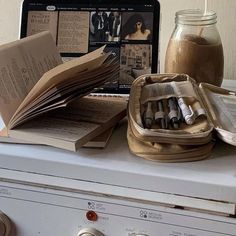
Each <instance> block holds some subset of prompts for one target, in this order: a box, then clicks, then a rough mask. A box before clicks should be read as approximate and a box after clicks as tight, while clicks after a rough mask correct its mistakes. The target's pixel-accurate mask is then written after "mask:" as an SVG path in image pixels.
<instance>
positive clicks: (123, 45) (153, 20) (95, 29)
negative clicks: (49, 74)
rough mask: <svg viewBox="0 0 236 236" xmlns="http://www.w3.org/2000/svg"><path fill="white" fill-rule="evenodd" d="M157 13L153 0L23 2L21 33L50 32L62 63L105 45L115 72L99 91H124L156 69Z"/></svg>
mask: <svg viewBox="0 0 236 236" xmlns="http://www.w3.org/2000/svg"><path fill="white" fill-rule="evenodd" d="M159 12H160V9H159V4H158V2H157V1H155V0H143V2H142V1H138V2H137V1H135V0H126V1H125V0H120V1H116V2H113V1H108V0H90V1H88V0H77V1H74V0H73V1H72V0H54V1H52V0H48V1H45V0H38V1H36V0H25V1H24V2H23V9H22V24H21V37H25V36H29V35H32V34H35V33H38V32H41V31H44V30H49V31H50V32H51V33H52V36H53V38H54V40H55V42H56V44H57V46H58V49H59V51H60V53H61V56H62V57H63V59H64V60H65V61H66V60H70V59H72V58H75V57H79V56H82V55H84V54H86V53H88V52H90V51H93V50H94V49H97V48H98V47H101V46H102V45H104V44H106V49H105V50H107V51H113V53H115V55H116V57H117V59H118V61H119V63H120V71H119V75H117V78H115V79H114V80H113V81H112V82H110V83H108V84H106V85H105V86H104V87H103V88H102V89H101V91H102V92H107V93H128V92H129V89H130V86H131V84H132V82H133V80H134V79H135V78H136V77H138V76H139V75H141V74H146V73H151V72H153V73H155V72H157V66H158V65H157V64H158V33H159Z"/></svg>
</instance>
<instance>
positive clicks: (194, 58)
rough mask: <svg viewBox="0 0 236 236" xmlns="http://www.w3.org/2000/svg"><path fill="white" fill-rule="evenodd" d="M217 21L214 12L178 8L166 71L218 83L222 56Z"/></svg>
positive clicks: (167, 55) (221, 72) (220, 75)
mask: <svg viewBox="0 0 236 236" xmlns="http://www.w3.org/2000/svg"><path fill="white" fill-rule="evenodd" d="M216 22H217V15H216V13H215V12H213V11H207V12H205V13H204V11H202V10H182V11H178V12H177V13H176V19H175V23H176V26H175V29H174V32H173V33H172V36H171V38H170V41H169V44H168V47H167V51H166V57H165V72H166V73H185V74H188V75H189V76H191V77H192V78H194V79H195V80H196V81H197V82H198V83H200V82H206V83H210V84H213V85H217V86H220V85H221V83H222V80H223V72H224V55H223V47H222V43H221V39H220V35H219V32H218V30H217V28H216Z"/></svg>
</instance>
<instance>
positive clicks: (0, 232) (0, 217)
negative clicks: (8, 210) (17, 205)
mask: <svg viewBox="0 0 236 236" xmlns="http://www.w3.org/2000/svg"><path fill="white" fill-rule="evenodd" d="M10 231H11V222H10V220H9V218H8V217H7V216H6V215H5V214H3V213H2V212H1V211H0V236H10Z"/></svg>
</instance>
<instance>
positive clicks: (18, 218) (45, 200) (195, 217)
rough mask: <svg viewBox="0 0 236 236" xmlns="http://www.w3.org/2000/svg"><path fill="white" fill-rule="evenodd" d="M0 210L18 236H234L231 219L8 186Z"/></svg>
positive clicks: (1, 186)
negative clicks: (12, 225) (9, 220)
mask: <svg viewBox="0 0 236 236" xmlns="http://www.w3.org/2000/svg"><path fill="white" fill-rule="evenodd" d="M0 209H1V211H2V212H4V214H5V215H7V216H8V217H9V218H10V219H11V222H12V223H13V224H14V227H15V228H16V232H17V236H32V235H42V236H44V235H45V236H46V235H57V236H65V235H68V236H159V235H160V236H224V235H232V236H233V235H236V219H233V218H230V217H226V216H216V215H212V214H207V213H199V212H193V211H188V210H181V209H175V208H170V207H167V206H159V205H157V204H150V203H147V202H138V201H134V200H133V201H131V200H129V199H118V198H117V199H116V198H114V197H111V196H105V195H104V196H102V195H101V196H95V195H92V193H91V194H90V193H86V194H85V193H76V192H72V191H71V192H70V191H62V190H55V189H54V190H53V189H48V188H46V187H45V188H39V187H32V186H25V185H20V184H13V183H0ZM16 209H17V210H16ZM4 227H5V226H4V224H3V223H2V222H1V221H0V230H1V231H0V232H3V231H4ZM2 235H3V236H5V235H4V234H3V233H2V234H1V235H0V236H2ZM7 236H8V235H7ZM13 236H14V235H13Z"/></svg>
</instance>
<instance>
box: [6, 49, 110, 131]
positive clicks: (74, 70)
mask: <svg viewBox="0 0 236 236" xmlns="http://www.w3.org/2000/svg"><path fill="white" fill-rule="evenodd" d="M103 49H104V47H101V48H99V49H97V50H95V51H93V52H91V53H89V54H86V55H84V56H82V57H80V58H76V59H74V60H71V61H68V62H65V63H63V64H61V65H59V66H56V67H55V68H53V69H51V70H49V71H48V72H46V73H45V74H44V75H43V76H42V77H41V79H40V80H39V81H38V82H37V84H36V85H35V86H34V87H33V88H32V89H31V90H30V92H29V93H28V95H27V96H26V98H25V99H24V101H23V102H22V103H21V105H20V106H19V107H18V109H17V110H16V112H15V114H14V116H13V118H12V119H11V122H10V123H11V124H10V127H12V126H13V124H14V118H15V116H16V115H17V114H18V113H19V112H20V111H21V110H22V109H23V108H24V107H26V106H27V105H28V104H30V103H31V102H32V101H33V100H34V99H35V98H37V97H38V96H39V95H40V94H41V93H43V92H44V91H45V90H47V89H48V88H49V87H51V86H52V85H56V84H58V83H61V82H62V81H65V80H68V79H70V78H71V77H75V76H76V75H77V74H79V73H81V72H83V71H87V70H88V71H89V70H93V69H95V68H98V67H99V66H101V65H102V64H103V62H104V61H105V60H106V59H107V57H108V56H109V55H110V53H106V54H104V53H103Z"/></svg>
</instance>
